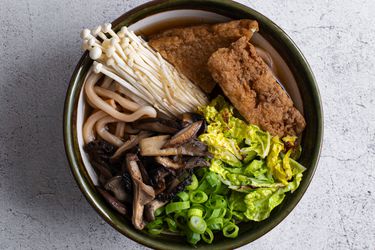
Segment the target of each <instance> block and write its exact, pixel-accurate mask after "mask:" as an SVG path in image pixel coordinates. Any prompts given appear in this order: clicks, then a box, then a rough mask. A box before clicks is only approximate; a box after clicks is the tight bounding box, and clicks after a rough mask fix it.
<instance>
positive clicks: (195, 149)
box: [139, 135, 211, 157]
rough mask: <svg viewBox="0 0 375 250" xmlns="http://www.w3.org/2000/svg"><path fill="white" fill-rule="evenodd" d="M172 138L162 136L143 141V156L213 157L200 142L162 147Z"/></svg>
mask: <svg viewBox="0 0 375 250" xmlns="http://www.w3.org/2000/svg"><path fill="white" fill-rule="evenodd" d="M169 138H170V136H169V135H160V136H154V137H149V138H145V139H142V140H141V141H140V142H139V147H140V150H141V155H142V156H171V155H190V156H208V157H209V156H211V154H210V153H209V152H208V148H207V146H206V145H205V144H204V143H202V142H200V141H198V140H192V141H190V142H188V143H185V144H183V145H182V146H180V147H174V148H165V149H162V146H163V145H165V143H166V142H167V141H168V139H169Z"/></svg>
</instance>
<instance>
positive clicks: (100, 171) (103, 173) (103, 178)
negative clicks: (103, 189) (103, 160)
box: [91, 161, 112, 184]
mask: <svg viewBox="0 0 375 250" xmlns="http://www.w3.org/2000/svg"><path fill="white" fill-rule="evenodd" d="M91 166H92V167H93V168H94V170H95V172H96V174H97V175H98V176H99V182H100V183H101V184H105V183H106V182H107V181H108V180H109V179H111V178H112V173H111V171H109V170H108V169H107V168H106V167H104V166H102V165H101V164H99V163H98V162H96V161H92V162H91Z"/></svg>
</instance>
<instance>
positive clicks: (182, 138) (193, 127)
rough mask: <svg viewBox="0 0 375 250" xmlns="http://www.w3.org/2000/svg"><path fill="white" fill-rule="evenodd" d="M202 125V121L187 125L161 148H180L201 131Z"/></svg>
mask: <svg viewBox="0 0 375 250" xmlns="http://www.w3.org/2000/svg"><path fill="white" fill-rule="evenodd" d="M202 125H203V121H197V122H194V123H192V124H190V125H188V126H187V127H186V128H184V129H182V130H180V131H179V132H178V133H177V134H175V135H174V136H172V137H171V139H170V140H169V141H168V142H167V143H166V144H164V145H163V147H162V148H171V147H177V146H181V145H182V144H184V143H186V142H188V141H191V140H193V139H194V138H195V137H196V135H197V133H198V131H199V130H200V129H201V127H202Z"/></svg>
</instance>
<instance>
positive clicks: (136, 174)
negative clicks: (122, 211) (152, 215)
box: [126, 154, 155, 230]
mask: <svg viewBox="0 0 375 250" xmlns="http://www.w3.org/2000/svg"><path fill="white" fill-rule="evenodd" d="M137 161H138V157H137V156H136V155H134V154H128V155H127V156H126V163H127V164H126V165H127V169H128V171H129V173H130V175H131V178H132V180H133V189H134V194H133V216H132V223H133V225H134V227H135V228H136V229H138V230H142V229H143V228H144V226H145V222H144V220H143V211H144V206H145V205H146V204H147V203H149V202H150V201H152V200H153V199H154V198H155V191H154V189H153V188H152V187H151V186H149V185H146V184H144V183H143V180H142V174H141V171H140V169H139V166H138V163H137Z"/></svg>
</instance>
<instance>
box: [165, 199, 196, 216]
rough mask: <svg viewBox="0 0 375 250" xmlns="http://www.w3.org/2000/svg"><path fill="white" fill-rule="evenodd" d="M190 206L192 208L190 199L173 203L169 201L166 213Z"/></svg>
mask: <svg viewBox="0 0 375 250" xmlns="http://www.w3.org/2000/svg"><path fill="white" fill-rule="evenodd" d="M188 208H190V202H188V201H179V202H172V203H169V204H168V205H167V206H166V207H165V213H166V214H170V213H173V212H178V211H181V210H184V209H188Z"/></svg>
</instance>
